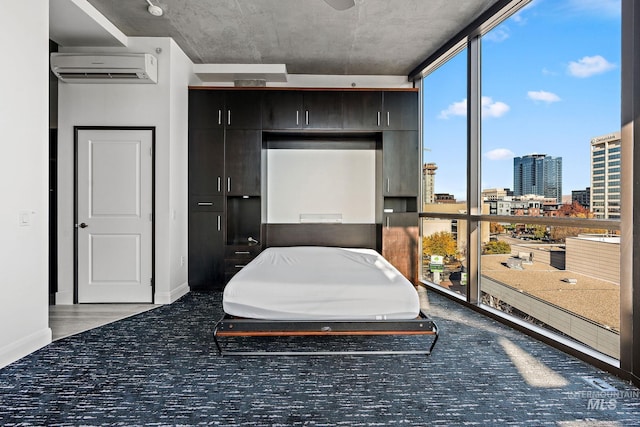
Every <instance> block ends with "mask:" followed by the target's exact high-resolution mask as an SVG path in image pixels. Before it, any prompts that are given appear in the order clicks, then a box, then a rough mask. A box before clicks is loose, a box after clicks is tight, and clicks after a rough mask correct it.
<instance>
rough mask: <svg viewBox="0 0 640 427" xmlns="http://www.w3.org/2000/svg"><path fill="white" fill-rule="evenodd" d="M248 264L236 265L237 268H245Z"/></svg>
mask: <svg viewBox="0 0 640 427" xmlns="http://www.w3.org/2000/svg"><path fill="white" fill-rule="evenodd" d="M246 266H247V264H236V265H234V267H235V268H243V267H246Z"/></svg>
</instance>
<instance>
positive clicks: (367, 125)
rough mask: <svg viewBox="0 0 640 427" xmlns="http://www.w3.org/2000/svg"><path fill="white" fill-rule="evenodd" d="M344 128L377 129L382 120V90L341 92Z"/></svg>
mask: <svg viewBox="0 0 640 427" xmlns="http://www.w3.org/2000/svg"><path fill="white" fill-rule="evenodd" d="M342 105H343V114H344V119H343V127H344V128H345V129H358V130H371V129H378V128H379V127H380V126H381V120H382V92H370V91H347V92H344V93H343V94H342Z"/></svg>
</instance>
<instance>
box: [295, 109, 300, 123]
mask: <svg viewBox="0 0 640 427" xmlns="http://www.w3.org/2000/svg"><path fill="white" fill-rule="evenodd" d="M299 125H300V110H296V126H299Z"/></svg>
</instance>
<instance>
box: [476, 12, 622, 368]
mask: <svg viewBox="0 0 640 427" xmlns="http://www.w3.org/2000/svg"><path fill="white" fill-rule="evenodd" d="M620 40H621V18H620V1H616V0H613V1H606V2H605V1H603V2H577V1H568V0H566V1H565V0H559V1H553V2H551V1H545V2H541V1H540V2H532V3H531V4H530V5H529V6H527V7H525V8H524V9H522V10H521V11H520V12H518V13H517V14H515V15H514V16H512V17H511V18H509V19H508V20H506V21H505V22H504V23H502V24H501V25H499V26H498V27H496V28H495V29H493V30H492V31H490V32H489V33H487V34H486V35H485V36H483V38H482V55H481V57H482V159H481V161H482V167H481V171H482V176H481V179H482V182H481V189H482V198H483V201H484V204H485V205H487V206H488V212H489V215H512V216H514V220H513V222H510V223H498V222H484V223H482V227H483V228H484V229H486V230H488V231H489V239H488V240H484V239H483V241H482V250H483V252H482V255H481V261H480V266H481V267H480V290H481V296H482V302H483V303H484V304H487V305H489V306H492V307H494V308H496V309H498V310H502V311H504V312H506V313H508V314H510V315H513V316H516V317H519V318H522V319H525V320H527V321H529V322H531V323H533V324H536V325H538V326H541V327H543V328H547V329H548V330H550V331H553V332H556V333H559V334H562V335H564V336H566V337H568V338H571V339H573V340H575V341H577V342H580V343H583V344H585V345H587V346H590V347H592V348H594V349H596V350H598V351H600V352H602V353H604V354H607V355H609V356H612V357H614V358H618V357H619V343H620V337H619V327H620V318H619V312H620V288H619V281H620V240H619V236H617V235H616V231H615V230H602V229H598V228H596V227H597V226H596V225H595V224H594V226H593V227H591V228H590V227H589V226H588V224H589V222H590V221H588V219H589V218H609V219H619V217H620V210H619V208H620V105H621V100H620V92H621V90H620V87H621V82H620V63H621V60H620V52H621V46H620ZM516 217H517V218H516ZM527 217H537V220H534V221H533V223H530V222H528V221H527ZM541 217H569V218H567V225H557V222H555V221H549V222H548V223H544V225H540V224H539V219H540V218H541ZM571 217H573V218H574V219H573V220H572V219H570V218H571ZM577 218H581V219H587V221H586V223H587V226H586V227H585V224H584V223H581V222H580V220H578V219H577ZM576 224H579V226H576Z"/></svg>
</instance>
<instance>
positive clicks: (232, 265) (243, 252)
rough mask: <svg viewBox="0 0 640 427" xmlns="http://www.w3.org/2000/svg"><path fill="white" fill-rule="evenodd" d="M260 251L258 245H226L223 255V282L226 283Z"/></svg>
mask: <svg viewBox="0 0 640 427" xmlns="http://www.w3.org/2000/svg"><path fill="white" fill-rule="evenodd" d="M261 251H262V248H261V246H260V245H249V244H243V245H227V246H226V247H225V254H224V281H225V283H226V282H228V281H229V280H230V279H231V278H232V277H233V276H235V274H236V273H237V272H238V271H240V270H242V269H243V268H244V267H245V266H246V265H247V264H249V262H251V260H253V259H254V258H255V257H256V256H258V254H259V253H260V252H261Z"/></svg>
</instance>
